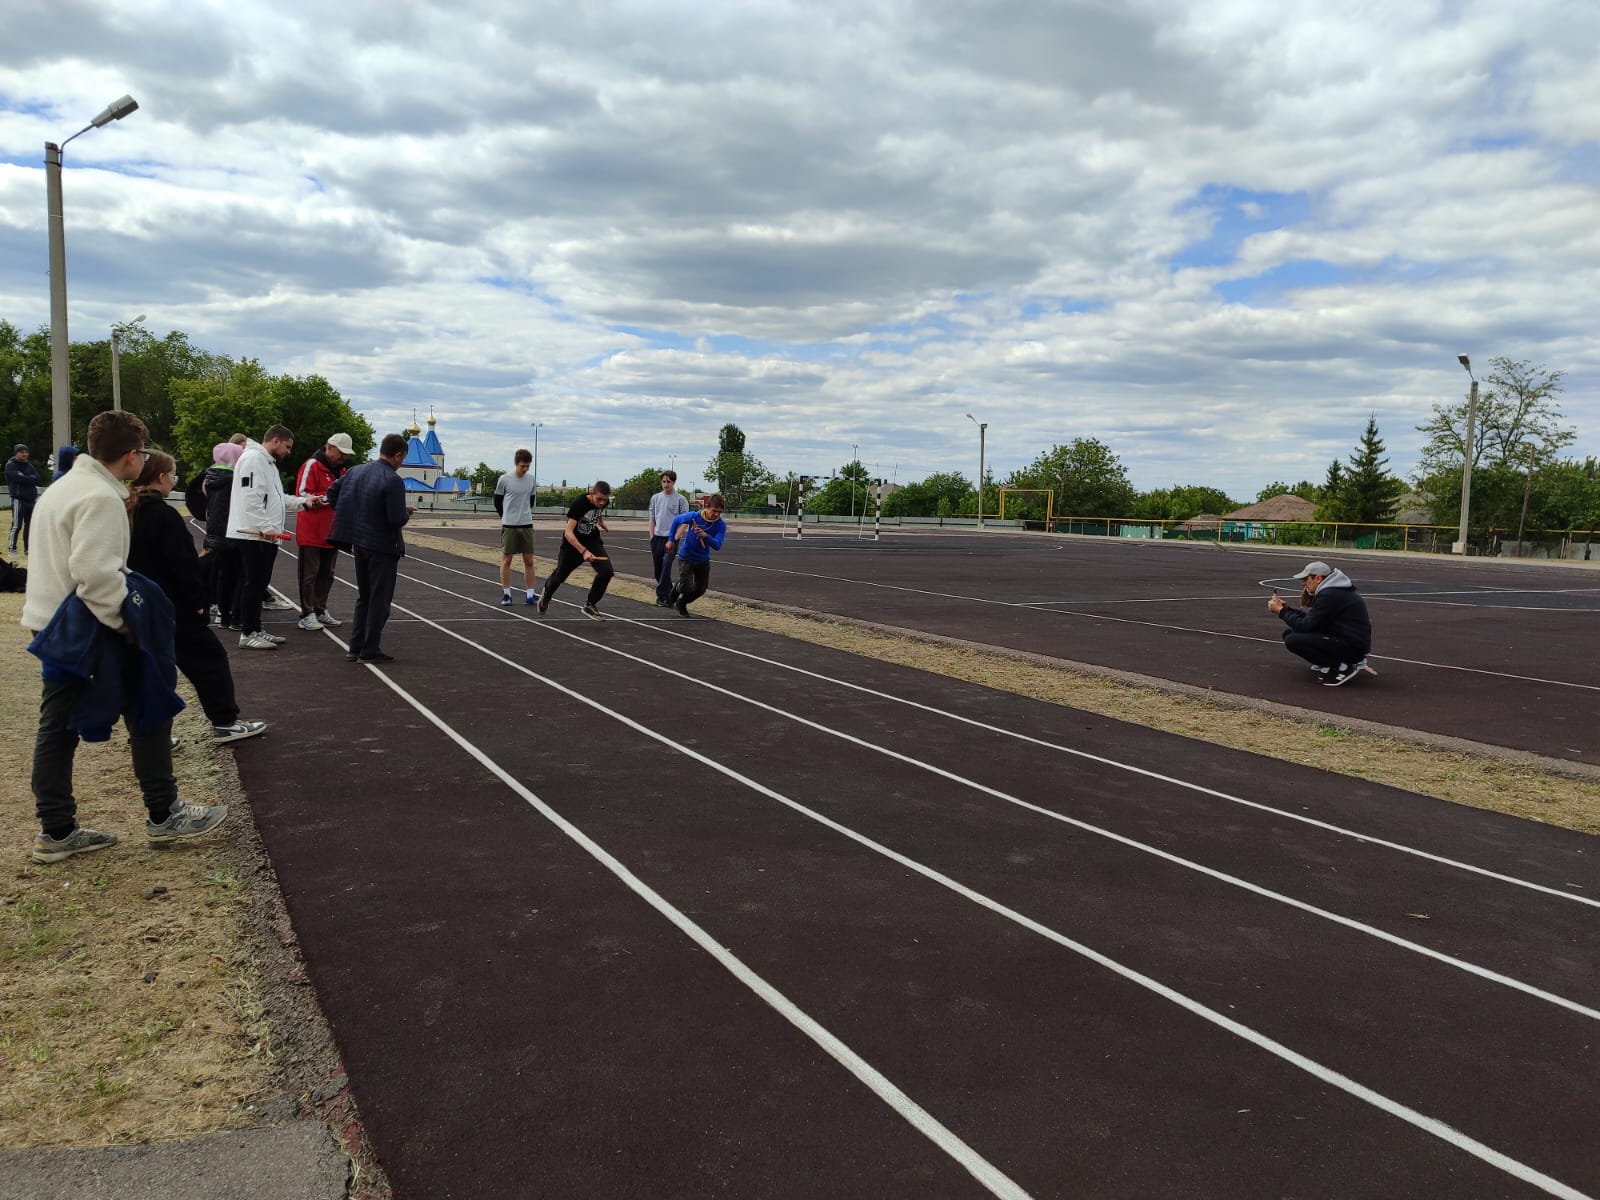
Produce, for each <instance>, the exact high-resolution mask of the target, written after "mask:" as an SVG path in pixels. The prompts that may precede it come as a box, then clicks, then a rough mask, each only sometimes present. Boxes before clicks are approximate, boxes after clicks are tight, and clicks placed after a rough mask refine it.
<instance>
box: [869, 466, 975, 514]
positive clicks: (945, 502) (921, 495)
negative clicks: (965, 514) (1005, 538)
mask: <svg viewBox="0 0 1600 1200" xmlns="http://www.w3.org/2000/svg"><path fill="white" fill-rule="evenodd" d="M975 497H976V493H975V492H974V491H973V488H972V484H970V483H969V482H967V477H966V476H965V475H963V474H961V473H960V472H959V471H945V472H939V473H937V474H933V475H929V476H928V477H927V478H926V479H919V480H917V481H916V482H915V483H908V484H905V485H904V486H902V487H899V488H897V489H895V491H894V492H893V493H891V494H890V495H889V496H888V497H887V498H886V499H885V500H884V502H883V515H884V516H886V517H948V516H954V515H955V514H956V513H957V512H959V511H960V508H961V504H962V502H963V501H965V500H967V499H969V498H975Z"/></svg>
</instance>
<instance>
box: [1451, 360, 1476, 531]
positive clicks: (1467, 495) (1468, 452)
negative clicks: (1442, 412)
mask: <svg viewBox="0 0 1600 1200" xmlns="http://www.w3.org/2000/svg"><path fill="white" fill-rule="evenodd" d="M1456 361H1457V362H1459V363H1460V364H1461V365H1462V367H1464V368H1465V369H1466V372H1467V378H1468V379H1471V380H1472V389H1471V390H1470V391H1469V392H1468V393H1467V436H1466V440H1465V442H1464V443H1463V451H1462V455H1461V528H1460V530H1459V531H1458V532H1457V534H1456V544H1455V545H1454V546H1451V547H1450V549H1451V550H1452V551H1454V552H1455V553H1457V554H1465V553H1466V552H1467V517H1468V515H1469V512H1470V510H1471V507H1472V436H1473V428H1472V426H1473V422H1474V421H1475V420H1476V419H1477V416H1478V379H1477V376H1475V375H1473V373H1472V361H1471V360H1470V359H1469V358H1467V356H1466V355H1465V354H1458V355H1456Z"/></svg>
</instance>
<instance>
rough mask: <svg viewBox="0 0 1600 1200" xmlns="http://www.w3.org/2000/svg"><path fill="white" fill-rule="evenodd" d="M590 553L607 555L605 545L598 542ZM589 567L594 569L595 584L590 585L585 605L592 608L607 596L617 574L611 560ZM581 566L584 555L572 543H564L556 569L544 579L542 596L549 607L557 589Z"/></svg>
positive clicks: (557, 556) (590, 548)
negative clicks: (607, 590)
mask: <svg viewBox="0 0 1600 1200" xmlns="http://www.w3.org/2000/svg"><path fill="white" fill-rule="evenodd" d="M589 552H590V553H591V554H601V555H603V554H605V552H606V547H605V543H604V542H597V543H596V544H595V545H593V546H590V547H589ZM589 565H590V566H591V567H593V568H594V582H593V583H591V584H590V585H589V598H588V600H586V601H584V603H586V604H588V605H589V606H590V607H591V608H592V607H593V606H594V605H596V604H599V603H600V599H601V597H603V596H604V595H605V594H606V589H607V588H608V587H610V586H611V576H612V575H614V574H616V572H615V571H613V570H612V569H611V560H610V559H609V558H599V559H596V560H595V561H594V562H592V563H590V564H589ZM581 566H583V555H582V554H579V553H578V552H577V551H576V550H574V549H573V548H572V543H571V542H567V541H563V542H562V543H561V553H560V554H558V555H556V569H555V570H554V571H551V572H550V574H548V575H546V576H545V579H544V591H543V593H541V594H542V595H543V597H544V599H545V603H546V606H547V607H548V605H549V601H550V598H551V597H552V596H554V595H555V594H556V589H557V588H558V587H560V586H561V585H562V584H563V583H565V582H566V579H567V576H568V575H571V574H572V573H573V572H574V571H576V570H577V569H578V568H579V567H581Z"/></svg>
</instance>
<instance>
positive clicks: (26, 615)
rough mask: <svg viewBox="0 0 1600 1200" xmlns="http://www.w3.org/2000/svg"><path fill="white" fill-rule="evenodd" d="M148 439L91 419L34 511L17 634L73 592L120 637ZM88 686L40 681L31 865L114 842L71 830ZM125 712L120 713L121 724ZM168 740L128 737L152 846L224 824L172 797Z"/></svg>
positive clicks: (158, 731)
mask: <svg viewBox="0 0 1600 1200" xmlns="http://www.w3.org/2000/svg"><path fill="white" fill-rule="evenodd" d="M148 436H149V431H148V430H147V429H146V428H145V424H144V422H143V421H141V420H140V419H139V418H138V417H136V416H134V415H133V414H132V413H130V412H103V413H100V414H99V415H98V416H96V417H95V418H94V419H93V420H92V421H90V422H89V441H88V447H89V449H88V453H86V454H80V455H78V457H77V458H76V459H75V460H74V462H73V465H72V469H71V470H70V471H68V472H66V474H64V475H62V476H61V478H60V479H58V480H56V482H55V483H53V484H51V485H50V487H48V488H46V489H45V493H44V495H43V496H42V497H40V499H39V506H38V508H36V509H35V510H34V518H33V530H32V536H33V544H32V551H33V553H32V554H31V555H30V557H29V562H28V594H27V597H26V598H25V599H24V600H23V604H22V627H23V628H24V629H27V630H29V631H30V632H33V633H38V632H40V631H41V630H43V629H44V628H45V626H47V625H48V624H50V619H51V618H52V617H54V616H55V614H56V609H58V608H59V607H60V606H61V604H62V603H63V602H64V601H65V600H66V599H67V598H68V597H69V596H71V595H73V594H74V593H76V594H77V596H78V598H79V599H80V600H82V601H83V603H84V606H85V607H87V608H88V610H89V611H90V612H91V613H92V614H94V617H95V619H96V620H98V621H99V622H100V624H101V625H103V626H105V627H106V628H107V629H108V630H111V631H113V632H114V633H118V634H126V631H127V624H126V622H124V621H123V619H122V604H123V601H124V600H125V599H126V598H127V595H128V583H127V579H126V578H125V576H124V575H123V570H124V568H125V566H126V565H127V561H128V510H127V508H126V506H125V502H126V500H127V497H128V489H127V487H126V483H127V481H128V480H131V479H135V478H137V477H138V475H139V472H140V471H141V470H143V469H144V463H145V459H147V458H148V457H149V451H147V450H146V449H145V448H144V444H145V440H146V438H147V437H148ZM130 653H132V651H131V650H130ZM95 686H96V682H95V680H94V679H92V678H91V679H78V678H52V677H49V676H48V675H47V676H46V678H45V680H44V694H43V698H42V699H41V700H40V702H39V732H38V734H37V735H36V737H35V739H34V746H33V799H34V809H35V811H36V812H37V814H38V817H39V826H40V833H39V835H38V836H37V837H36V838H35V839H34V843H33V861H34V862H39V863H53V862H60V861H61V860H62V859H65V858H70V857H72V855H74V854H84V853H86V852H88V851H91V850H104V849H105V848H106V847H107V846H113V845H115V844H116V841H117V835H116V834H114V833H106V832H102V831H101V830H97V829H86V828H84V827H83V826H81V825H79V824H78V820H77V812H78V805H77V800H76V799H75V797H74V796H73V794H72V763H73V759H74V758H75V757H76V755H77V751H78V735H77V733H75V732H74V731H73V730H72V729H70V728H68V722H69V721H70V719H71V717H72V711H73V709H74V707H76V705H77V704H78V702H79V701H80V700H81V699H82V698H83V696H84V694H85V691H86V690H87V689H90V688H93V687H95ZM124 703H125V704H127V703H129V701H128V700H127V699H124ZM130 711H131V710H130V709H128V708H124V709H123V713H124V717H125V718H126V716H127V714H128V713H129V712H130ZM171 732H172V723H171V722H170V721H163V722H161V723H160V724H158V725H157V726H156V727H155V728H153V729H150V730H146V731H145V732H144V733H135V732H134V731H133V729H132V727H131V725H130V727H129V730H128V748H129V749H130V750H131V751H132V754H133V771H134V774H135V775H136V776H137V777H138V780H139V789H140V791H141V792H142V793H143V795H144V804H145V808H146V809H147V810H148V811H149V819H148V820H147V821H146V823H145V834H146V836H147V837H148V838H149V839H150V844H151V845H153V846H162V845H168V844H170V843H172V842H175V841H179V840H182V839H184V838H191V837H197V836H199V835H200V834H202V833H208V832H210V831H211V830H213V829H215V828H216V827H217V826H218V825H220V824H222V822H223V820H224V819H225V818H226V817H227V815H228V809H227V806H226V805H222V804H218V805H212V806H209V807H208V806H206V805H202V804H185V803H184V802H183V801H182V800H180V799H179V798H178V784H177V781H176V780H175V779H174V778H173V775H172V742H171Z"/></svg>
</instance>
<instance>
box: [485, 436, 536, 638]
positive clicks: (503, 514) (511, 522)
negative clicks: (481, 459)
mask: <svg viewBox="0 0 1600 1200" xmlns="http://www.w3.org/2000/svg"><path fill="white" fill-rule="evenodd" d="M511 461H512V464H513V466H512V470H511V474H509V475H502V476H500V480H499V482H498V483H496V484H495V485H494V510H495V512H497V513H499V514H500V603H501V604H502V605H504V606H505V607H507V608H509V607H510V606H511V604H512V600H511V560H512V558H513V557H514V556H516V555H518V554H520V555H522V582H523V583H524V584H525V585H526V586H527V589H528V594H527V597H526V598H525V599H524V601H523V603H525V604H533V603H535V602H536V601H537V600H538V597H537V596H535V595H534V591H533V480H532V479H530V478H529V477H528V466H529V464H531V463H532V462H533V455H532V454H529V453H528V452H527V451H526V450H518V451H517V452H516V453H515V454H514V455H512V456H511Z"/></svg>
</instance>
